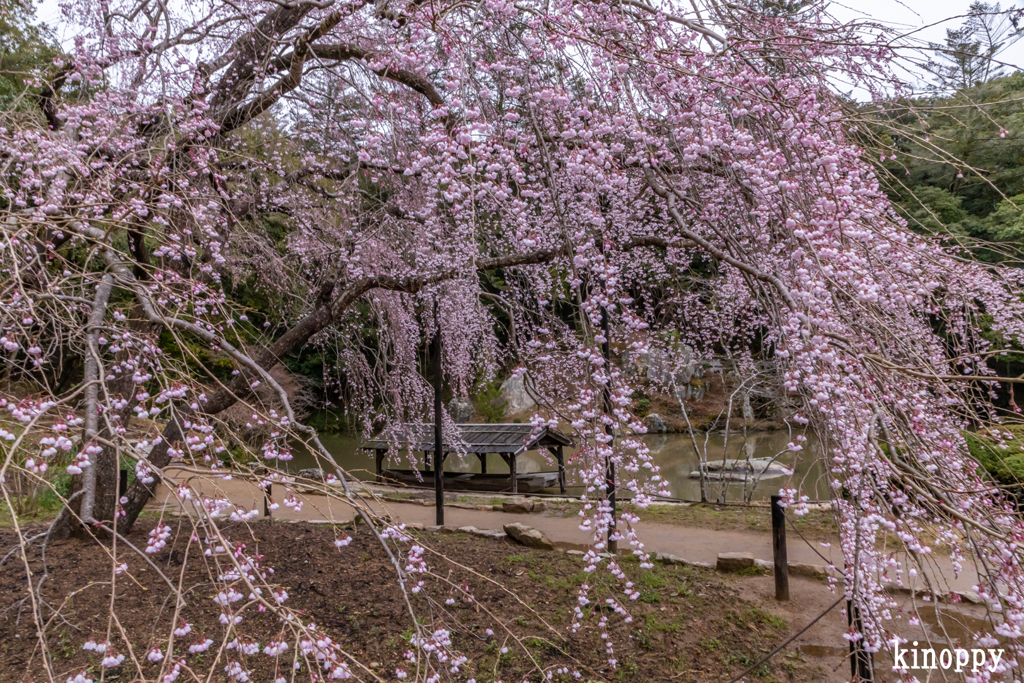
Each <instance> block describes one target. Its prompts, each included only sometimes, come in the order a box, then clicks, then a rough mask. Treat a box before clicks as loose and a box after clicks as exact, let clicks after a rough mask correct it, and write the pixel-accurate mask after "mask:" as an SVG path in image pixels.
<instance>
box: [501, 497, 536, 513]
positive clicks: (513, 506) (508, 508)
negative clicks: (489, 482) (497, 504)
mask: <svg viewBox="0 0 1024 683" xmlns="http://www.w3.org/2000/svg"><path fill="white" fill-rule="evenodd" d="M501 511H502V512H515V513H524V512H533V501H532V500H528V499H526V498H523V499H521V500H507V501H505V502H504V503H502V504H501Z"/></svg>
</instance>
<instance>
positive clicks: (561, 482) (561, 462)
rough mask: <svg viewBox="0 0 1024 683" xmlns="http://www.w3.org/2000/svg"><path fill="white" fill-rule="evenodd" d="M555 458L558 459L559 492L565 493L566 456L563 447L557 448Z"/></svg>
mask: <svg viewBox="0 0 1024 683" xmlns="http://www.w3.org/2000/svg"><path fill="white" fill-rule="evenodd" d="M555 457H556V458H558V490H559V491H560V492H562V493H563V494H564V493H565V456H564V454H563V453H562V447H561V446H557V447H556V448H555Z"/></svg>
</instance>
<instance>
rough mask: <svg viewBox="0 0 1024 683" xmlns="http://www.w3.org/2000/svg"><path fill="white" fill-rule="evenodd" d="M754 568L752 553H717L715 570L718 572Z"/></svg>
mask: <svg viewBox="0 0 1024 683" xmlns="http://www.w3.org/2000/svg"><path fill="white" fill-rule="evenodd" d="M753 566H754V553H718V562H717V563H716V564H715V568H716V569H718V571H720V572H738V571H743V570H744V569H750V568H751V567H753Z"/></svg>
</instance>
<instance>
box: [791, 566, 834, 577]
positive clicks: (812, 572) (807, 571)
mask: <svg viewBox="0 0 1024 683" xmlns="http://www.w3.org/2000/svg"><path fill="white" fill-rule="evenodd" d="M827 574H828V572H827V571H826V569H825V567H823V566H821V565H817V564H804V563H803V562H790V563H789V575H790V576H809V577H810V578H812V579H815V578H818V577H820V576H827Z"/></svg>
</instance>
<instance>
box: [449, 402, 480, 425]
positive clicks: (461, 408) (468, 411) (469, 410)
mask: <svg viewBox="0 0 1024 683" xmlns="http://www.w3.org/2000/svg"><path fill="white" fill-rule="evenodd" d="M448 414H449V415H451V416H452V419H453V420H455V422H456V423H457V424H463V423H465V422H469V421H470V420H472V419H473V416H474V415H476V408H474V407H473V403H472V402H471V401H470V400H469V399H468V398H460V397H458V396H456V397H455V398H453V399H452V400H450V401H448Z"/></svg>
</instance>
